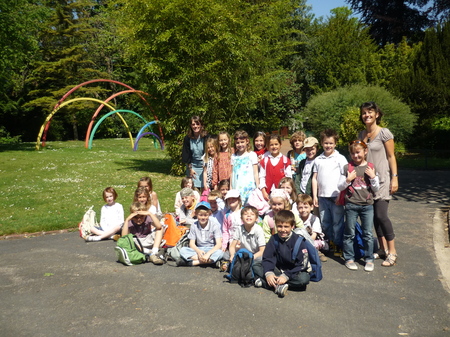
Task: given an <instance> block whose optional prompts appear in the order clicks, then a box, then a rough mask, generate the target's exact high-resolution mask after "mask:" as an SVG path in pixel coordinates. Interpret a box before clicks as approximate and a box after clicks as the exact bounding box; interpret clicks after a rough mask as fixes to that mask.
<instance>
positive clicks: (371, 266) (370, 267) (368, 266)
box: [364, 262, 375, 272]
mask: <svg viewBox="0 0 450 337" xmlns="http://www.w3.org/2000/svg"><path fill="white" fill-rule="evenodd" d="M374 268H375V265H374V264H373V262H366V265H365V266H364V270H365V271H369V272H370V271H373V269H374Z"/></svg>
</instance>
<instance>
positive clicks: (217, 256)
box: [199, 247, 223, 262]
mask: <svg viewBox="0 0 450 337" xmlns="http://www.w3.org/2000/svg"><path fill="white" fill-rule="evenodd" d="M213 248H214V247H199V249H201V250H203V251H204V252H205V253H207V252H209V251H210V250H211V249H213ZM222 257H223V251H222V249H218V250H216V251H215V252H214V253H212V254H211V256H210V257H209V259H210V260H211V261H212V262H216V261H217V260H220V259H221V258H222Z"/></svg>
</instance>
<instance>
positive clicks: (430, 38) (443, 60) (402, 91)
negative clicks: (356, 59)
mask: <svg viewBox="0 0 450 337" xmlns="http://www.w3.org/2000/svg"><path fill="white" fill-rule="evenodd" d="M449 53H450V21H447V22H446V23H444V25H443V26H441V25H438V26H437V27H436V28H430V29H428V30H427V31H426V32H425V39H424V41H423V43H420V44H418V45H417V47H416V51H415V52H414V53H413V55H412V56H413V57H411V62H410V66H409V68H408V70H407V71H404V72H403V73H401V74H400V76H398V77H397V79H396V80H395V81H393V82H392V83H391V85H390V87H391V88H392V90H393V91H394V92H396V93H397V94H398V95H400V96H401V97H402V98H403V99H404V100H405V102H406V103H407V104H408V105H410V106H411V109H412V110H413V111H414V112H415V113H417V114H418V115H419V120H420V123H419V125H418V131H420V132H417V137H415V142H414V143H415V144H416V145H418V146H420V147H424V146H428V147H433V148H436V147H437V148H445V149H446V148H447V147H448V145H447V143H448V130H447V129H446V127H445V125H446V124H448V121H449V120H450V118H449V113H448V111H449V110H450V61H449V57H448V55H449ZM441 126H444V127H443V128H442V129H443V130H442V131H445V136H444V135H443V134H442V132H441V131H439V130H440V129H441ZM438 134H439V135H438ZM441 134H442V135H441ZM425 144H426V145H425Z"/></svg>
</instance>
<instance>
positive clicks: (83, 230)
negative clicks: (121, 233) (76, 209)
mask: <svg viewBox="0 0 450 337" xmlns="http://www.w3.org/2000/svg"><path fill="white" fill-rule="evenodd" d="M93 208H94V206H91V207H90V208H89V209H88V210H87V211H86V213H84V215H83V220H81V222H80V223H79V224H78V229H79V231H80V237H82V238H85V237H86V236H88V235H91V228H92V227H95V226H97V225H98V222H97V220H96V219H95V211H94V210H93Z"/></svg>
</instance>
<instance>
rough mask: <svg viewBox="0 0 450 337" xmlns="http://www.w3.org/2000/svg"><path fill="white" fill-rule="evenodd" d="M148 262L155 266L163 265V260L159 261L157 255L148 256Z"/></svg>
mask: <svg viewBox="0 0 450 337" xmlns="http://www.w3.org/2000/svg"><path fill="white" fill-rule="evenodd" d="M148 260H149V261H150V262H152V263H153V264H155V265H162V264H164V260H162V259H160V258H159V257H158V255H155V254H152V255H150V257H149V258H148Z"/></svg>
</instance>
